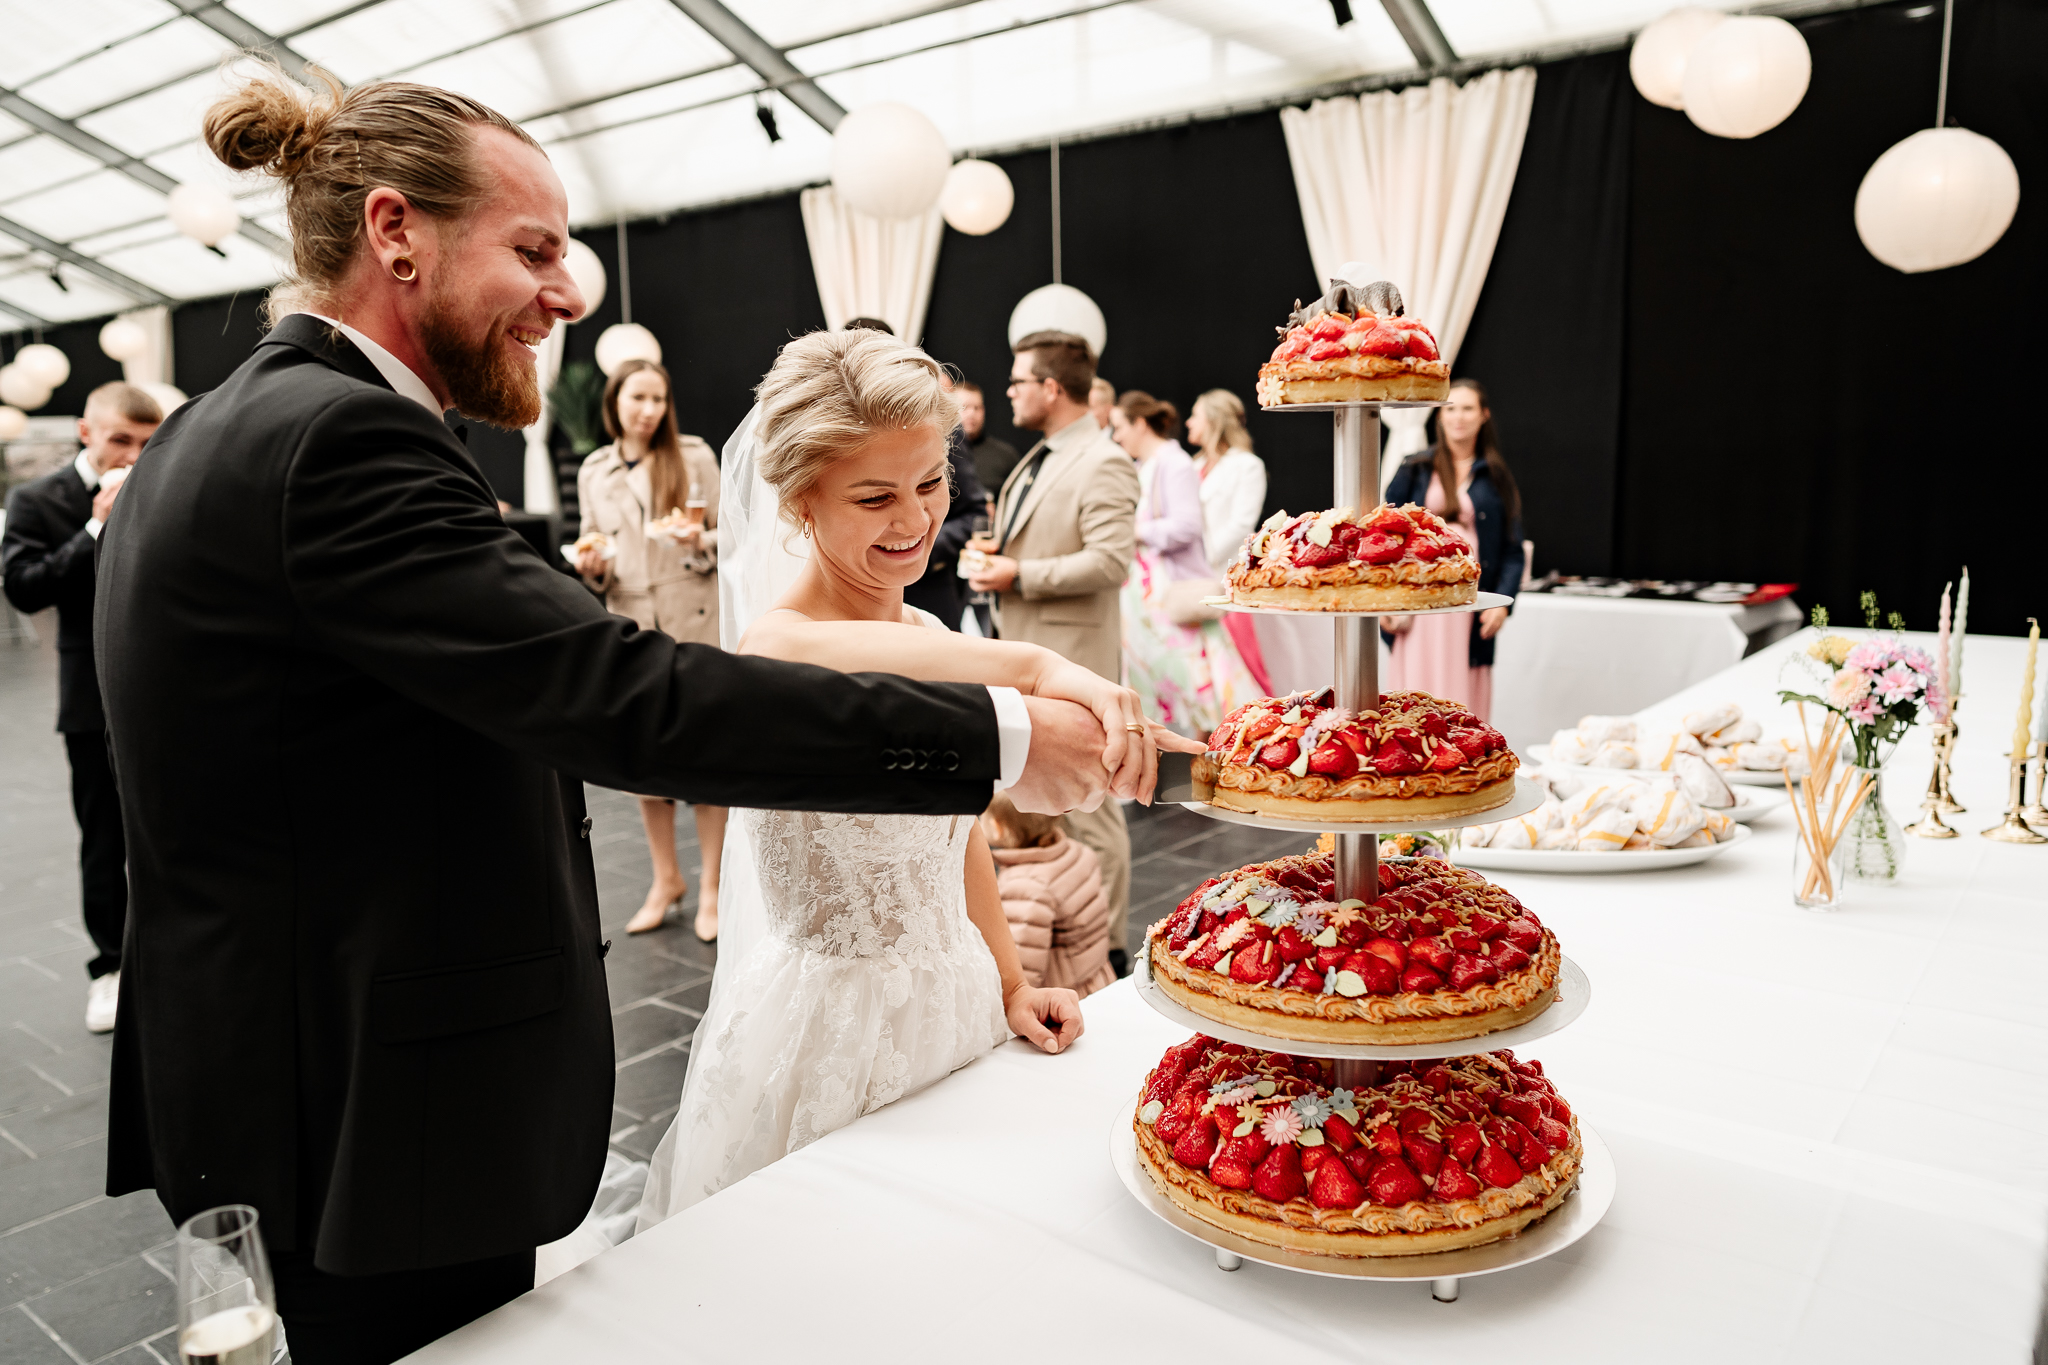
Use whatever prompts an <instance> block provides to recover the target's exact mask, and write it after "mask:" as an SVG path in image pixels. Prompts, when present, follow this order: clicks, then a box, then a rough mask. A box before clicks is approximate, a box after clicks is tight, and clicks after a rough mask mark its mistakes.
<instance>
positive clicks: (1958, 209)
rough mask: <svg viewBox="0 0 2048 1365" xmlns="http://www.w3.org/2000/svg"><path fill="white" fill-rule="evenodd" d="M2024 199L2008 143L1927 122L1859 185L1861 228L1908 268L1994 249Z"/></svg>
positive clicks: (1880, 251) (1888, 259)
mask: <svg viewBox="0 0 2048 1365" xmlns="http://www.w3.org/2000/svg"><path fill="white" fill-rule="evenodd" d="M2019 206H2020V173H2019V171H2018V170H2017V169H2016V168H2015V167H2014V166H2013V164H2012V158H2011V157H2009V156H2007V155H2006V154H2005V148H2003V147H2001V146H1999V145H1998V144H1997V143H1995V142H1993V141H1992V140H1991V139H1990V138H1988V137H1985V136H1983V135H1982V134H1979V133H1973V132H1970V131H1969V130H1967V129H1964V128H1923V129H1921V130H1920V131H1919V132H1917V133H1915V134H1913V136H1911V137H1909V138H1907V139H1906V140H1905V141H1904V142H1901V143H1898V144H1896V145H1895V146H1893V147H1892V148H1891V149H1890V150H1889V151H1887V152H1886V153H1885V154H1884V155H1883V156H1881V157H1879V158H1878V159H1877V160H1876V161H1875V162H1873V163H1872V164H1871V167H1870V169H1869V170H1868V171H1867V172H1865V173H1864V176H1863V184H1862V185H1861V186H1860V187H1859V188H1858V189H1857V191H1856V235H1857V236H1859V237H1861V238H1862V239H1863V245H1864V246H1866V247H1868V248H1869V249H1870V254H1871V255H1873V256H1875V257H1877V259H1879V260H1880V261H1883V262H1884V263H1885V264H1886V265H1888V266H1890V267H1891V268H1892V269H1894V270H1900V271H1904V272H1905V273H1906V274H1908V275H1914V274H1918V273H1919V272H1921V271H1923V270H1946V269H1947V268H1948V267H1950V266H1952V265H1961V264H1962V263H1963V262H1964V261H1974V260H1975V259H1977V257H1979V256H1981V255H1983V254H1984V253H1985V252H1987V251H1989V250H1990V249H1991V247H1992V245H1993V244H1994V243H1996V242H1997V241H1998V239H1999V238H2000V237H2003V236H2004V235H2005V230H2006V228H2007V227H2009V226H2010V225H2011V224H2012V216H2013V213H2014V212H2015V211H2017V210H2018V208H2019Z"/></svg>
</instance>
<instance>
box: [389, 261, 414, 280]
mask: <svg viewBox="0 0 2048 1365" xmlns="http://www.w3.org/2000/svg"><path fill="white" fill-rule="evenodd" d="M400 266H404V267H405V273H404V274H403V275H401V274H399V273H398V267H400ZM419 277H420V268H419V267H418V266H416V265H414V264H413V263H412V257H410V256H400V257H399V258H398V259H397V260H395V261H393V262H392V263H391V278H392V279H394V280H397V281H398V282H399V283H400V284H411V283H412V282H413V281H414V280H416V279H418V278H419Z"/></svg>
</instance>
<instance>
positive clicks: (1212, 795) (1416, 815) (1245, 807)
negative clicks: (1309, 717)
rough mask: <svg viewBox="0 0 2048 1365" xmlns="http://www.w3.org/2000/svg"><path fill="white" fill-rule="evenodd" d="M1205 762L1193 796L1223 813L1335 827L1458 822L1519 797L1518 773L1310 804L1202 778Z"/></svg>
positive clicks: (1197, 775) (1198, 771) (1197, 770)
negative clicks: (1461, 787) (1434, 789)
mask: <svg viewBox="0 0 2048 1365" xmlns="http://www.w3.org/2000/svg"><path fill="white" fill-rule="evenodd" d="M1203 767H1204V765H1202V764H1196V765H1195V777H1194V782H1193V795H1194V798H1195V799H1196V800H1197V801H1206V802H1208V803H1209V804H1210V805H1212V806H1216V807H1218V808H1219V809H1222V810H1234V811H1238V812H1240V813H1242V814H1246V815H1279V816H1285V817H1286V818H1288V819H1290V820H1329V821H1331V822H1333V823H1336V824H1349V823H1353V822H1357V823H1379V824H1385V823H1388V822H1390V821H1394V820H1404V821H1411V822H1412V821H1416V820H1435V819H1459V818H1461V817H1463V816H1467V815H1477V814H1478V813H1479V812H1481V811H1488V810H1492V809H1493V808H1494V807H1495V806H1505V805H1506V804H1507V803H1508V802H1509V801H1512V800H1513V799H1514V796H1515V775H1514V773H1513V771H1512V770H1511V771H1509V773H1508V775H1507V776H1506V777H1503V778H1500V779H1499V780H1497V781H1494V782H1489V783H1486V784H1485V785H1484V786H1481V787H1478V788H1476V789H1475V790H1473V791H1469V792H1459V793H1456V794H1450V795H1443V796H1382V797H1364V798H1355V799H1348V800H1327V801H1310V800H1306V799H1304V798H1302V797H1299V796H1276V795H1274V794H1273V793H1271V792H1257V791H1238V790H1235V789H1233V788H1229V787H1222V786H1218V785H1216V784H1215V783H1214V782H1213V781H1207V782H1205V781H1204V780H1203Z"/></svg>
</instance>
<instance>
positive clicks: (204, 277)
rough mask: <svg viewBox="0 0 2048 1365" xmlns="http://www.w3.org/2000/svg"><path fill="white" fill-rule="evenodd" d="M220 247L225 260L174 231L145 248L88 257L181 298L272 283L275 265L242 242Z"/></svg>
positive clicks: (265, 254) (240, 239) (252, 245)
mask: <svg viewBox="0 0 2048 1365" xmlns="http://www.w3.org/2000/svg"><path fill="white" fill-rule="evenodd" d="M220 248H221V250H222V251H225V252H226V253H227V257H226V259H225V260H223V259H222V258H221V257H219V256H216V255H214V254H213V253H212V252H211V251H208V250H207V249H206V248H205V247H203V246H201V245H199V243H197V242H195V241H193V240H192V239H191V238H189V237H186V236H183V235H182V234H179V233H176V232H174V231H173V232H170V233H169V234H168V235H163V234H159V236H158V239H157V240H156V241H154V242H151V243H148V244H145V245H141V246H133V247H128V248H126V249H123V250H120V251H105V250H96V251H94V252H93V254H94V255H95V256H97V257H99V259H101V260H103V261H105V262H106V263H107V264H108V265H110V266H112V267H114V269H116V270H119V271H121V272H123V273H124V274H127V275H132V276H133V277H135V278H136V279H138V280H141V281H142V282H143V283H144V284H147V285H153V286H154V287H156V288H158V289H161V290H162V291H163V292H165V293H166V294H170V295H173V296H176V297H183V298H200V297H205V296H207V295H210V294H232V293H234V292H235V291H236V290H238V289H260V288H262V287H264V286H265V285H268V284H269V283H271V281H273V280H275V279H276V278H277V275H278V266H277V262H276V261H275V260H273V259H272V257H271V255H270V253H269V252H268V251H265V250H264V249H263V248H262V247H260V246H258V245H256V244H255V243H254V242H252V241H250V240H248V239H247V238H246V237H239V236H236V237H229V238H227V239H226V240H225V241H223V242H222V243H221V244H220Z"/></svg>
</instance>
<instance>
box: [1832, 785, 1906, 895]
mask: <svg viewBox="0 0 2048 1365" xmlns="http://www.w3.org/2000/svg"><path fill="white" fill-rule="evenodd" d="M1857 771H1858V772H1860V773H1865V774H1868V775H1869V777H1870V789H1869V790H1868V791H1867V792H1865V793H1864V796H1863V803H1862V804H1861V805H1860V806H1858V807H1857V808H1856V813H1855V814H1854V815H1851V816H1850V817H1849V824H1848V827H1847V828H1845V829H1844V830H1843V831H1842V842H1841V846H1840V850H1839V851H1840V857H1841V863H1842V868H1843V872H1844V875H1846V876H1847V877H1849V878H1851V879H1853V880H1855V881H1859V882H1895V881H1897V880H1898V879H1899V873H1900V872H1901V871H1902V870H1903V869H1904V867H1905V865H1906V831H1905V830H1903V829H1901V828H1900V827H1899V822H1898V821H1897V820H1895V819H1893V818H1892V813H1891V811H1890V810H1888V809H1886V807H1885V804H1884V769H1882V768H1869V767H1864V766H1862V765H1860V764H1859V765H1857Z"/></svg>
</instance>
